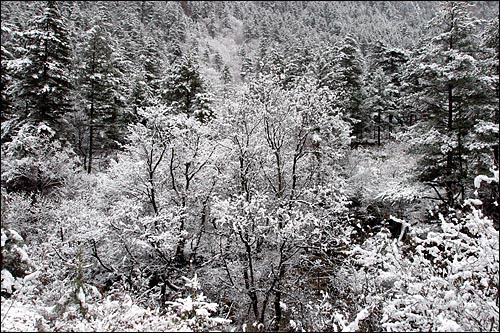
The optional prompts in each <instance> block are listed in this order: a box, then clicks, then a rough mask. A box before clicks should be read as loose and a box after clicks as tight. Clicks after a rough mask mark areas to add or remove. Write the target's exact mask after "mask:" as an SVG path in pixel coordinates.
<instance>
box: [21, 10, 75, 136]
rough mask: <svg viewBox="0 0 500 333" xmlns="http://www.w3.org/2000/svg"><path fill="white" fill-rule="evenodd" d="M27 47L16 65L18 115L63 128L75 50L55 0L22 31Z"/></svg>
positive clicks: (70, 106) (60, 130) (68, 108)
mask: <svg viewBox="0 0 500 333" xmlns="http://www.w3.org/2000/svg"><path fill="white" fill-rule="evenodd" d="M22 36H23V38H24V41H25V47H24V50H23V56H22V58H21V59H20V60H19V61H18V62H17V63H16V64H15V65H14V68H15V75H16V77H17V78H18V79H19V84H18V85H17V86H16V87H15V94H16V98H17V100H18V105H17V108H18V115H20V116H21V115H22V118H26V119H28V120H30V121H33V122H35V123H37V122H41V121H44V122H46V123H47V124H48V125H49V126H51V127H53V128H55V129H56V130H57V132H58V135H59V136H60V135H61V134H62V133H63V132H64V123H65V122H64V121H63V117H64V115H66V114H67V113H68V112H71V111H72V101H71V99H70V97H71V91H72V89H73V85H72V77H71V69H72V54H71V46H70V40H69V33H68V30H67V29H66V26H65V23H64V19H63V18H62V17H61V14H60V11H59V8H58V5H57V4H56V2H55V1H48V3H47V5H46V7H45V8H43V12H42V13H41V14H40V15H38V16H36V17H35V18H33V19H32V20H31V21H30V23H29V30H28V31H26V32H24V33H23V34H22Z"/></svg>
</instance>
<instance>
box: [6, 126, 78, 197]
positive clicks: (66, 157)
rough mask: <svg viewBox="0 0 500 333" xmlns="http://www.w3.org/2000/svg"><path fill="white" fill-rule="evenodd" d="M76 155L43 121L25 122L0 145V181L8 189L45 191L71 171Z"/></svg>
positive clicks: (76, 160)
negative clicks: (0, 162)
mask: <svg viewBox="0 0 500 333" xmlns="http://www.w3.org/2000/svg"><path fill="white" fill-rule="evenodd" d="M77 165H78V158H77V157H76V155H75V153H74V152H73V150H72V149H71V148H69V147H67V146H63V145H62V144H61V142H60V141H58V140H57V139H56V133H55V131H54V130H53V129H52V128H50V127H49V126H47V125H46V124H45V123H43V122H42V123H39V124H37V125H33V124H30V123H26V124H24V125H23V126H21V128H19V130H18V132H17V133H16V135H14V136H13V137H12V140H11V141H9V142H6V143H4V144H3V145H2V184H5V186H6V188H7V189H10V190H15V191H26V192H41V193H48V192H49V191H50V190H51V189H53V188H54V187H58V186H61V185H62V184H63V182H64V179H65V177H67V176H68V175H69V174H70V173H72V172H74V170H75V168H76V166H77Z"/></svg>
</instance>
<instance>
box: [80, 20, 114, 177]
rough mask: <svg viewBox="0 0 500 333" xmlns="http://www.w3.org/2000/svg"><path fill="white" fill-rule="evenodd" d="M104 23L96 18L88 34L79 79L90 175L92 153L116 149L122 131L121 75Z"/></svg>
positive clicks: (93, 154)
mask: <svg viewBox="0 0 500 333" xmlns="http://www.w3.org/2000/svg"><path fill="white" fill-rule="evenodd" d="M112 45H113V44H112V41H111V36H110V34H109V32H108V31H107V29H106V23H105V20H101V19H99V18H98V19H97V21H96V22H95V23H94V25H93V26H92V28H91V29H90V30H89V31H88V32H87V41H86V45H85V48H84V65H83V68H82V74H81V80H82V89H83V91H84V98H85V101H86V110H85V111H86V115H87V119H88V141H89V142H88V150H87V156H88V162H87V167H86V169H87V172H89V173H90V172H91V170H92V167H93V159H94V156H95V151H96V150H100V151H106V150H109V149H113V148H116V147H117V142H119V140H120V132H121V128H120V127H121V126H122V124H121V121H122V119H121V117H122V114H121V112H120V109H121V101H120V99H121V96H120V92H119V84H120V81H119V78H120V76H121V73H120V71H119V69H118V65H117V59H116V58H117V57H116V54H115V52H114V50H113V47H112Z"/></svg>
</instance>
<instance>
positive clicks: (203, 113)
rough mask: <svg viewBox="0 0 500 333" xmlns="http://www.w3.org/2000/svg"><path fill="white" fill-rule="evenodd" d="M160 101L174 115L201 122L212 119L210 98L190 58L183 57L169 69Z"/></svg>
mask: <svg viewBox="0 0 500 333" xmlns="http://www.w3.org/2000/svg"><path fill="white" fill-rule="evenodd" d="M162 101H163V102H164V103H165V104H166V105H167V106H170V107H171V108H172V110H173V111H174V112H175V113H177V114H178V113H185V114H187V115H189V116H194V117H196V119H198V120H199V121H201V122H207V121H210V119H212V118H213V117H214V113H213V110H212V109H211V107H210V104H211V103H210V101H211V97H210V95H209V94H208V93H207V90H206V87H205V83H204V81H203V79H202V78H201V75H200V73H199V71H198V67H197V66H196V65H195V63H194V60H193V59H192V58H191V57H190V56H183V57H182V58H181V59H179V60H178V61H177V62H175V63H174V64H173V65H172V66H171V68H170V69H169V71H168V74H167V77H166V79H165V80H164V81H163V88H162Z"/></svg>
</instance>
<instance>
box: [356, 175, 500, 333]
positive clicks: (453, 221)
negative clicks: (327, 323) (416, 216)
mask: <svg viewBox="0 0 500 333" xmlns="http://www.w3.org/2000/svg"><path fill="white" fill-rule="evenodd" d="M489 179H490V180H492V181H493V180H494V181H496V182H498V177H497V178H496V179H495V178H494V177H493V178H489ZM467 202H468V203H469V206H470V207H464V209H463V211H453V210H450V212H449V214H448V215H446V216H444V215H443V214H441V213H439V214H437V215H436V223H438V225H439V228H438V230H435V228H434V227H433V226H429V225H427V226H426V225H423V226H421V227H418V228H413V229H412V230H411V232H410V233H409V235H408V238H407V240H406V241H405V242H404V243H403V242H399V241H398V240H397V239H391V238H390V235H389V233H387V232H380V233H378V234H377V235H375V236H374V237H372V238H369V239H368V240H367V241H366V242H365V243H364V244H363V245H362V246H358V247H356V248H355V249H354V250H353V251H352V254H353V258H354V261H355V264H356V265H357V266H358V268H359V269H358V271H357V275H358V280H359V281H365V283H363V284H362V285H361V287H360V288H359V293H360V295H362V296H363V302H361V303H362V304H365V305H366V306H367V307H365V308H364V309H363V311H366V309H369V312H370V315H369V316H368V315H367V316H364V317H369V318H370V319H369V321H370V324H371V325H375V329H377V330H384V331H390V332H404V331H415V330H423V331H498V329H499V326H498V325H499V324H498V323H499V304H498V294H499V289H498V286H499V280H498V279H499V275H498V274H499V254H498V253H499V233H498V230H496V229H495V228H494V226H493V221H492V220H491V219H490V218H488V217H487V216H484V215H483V213H482V212H481V210H480V209H478V208H476V207H474V206H473V205H472V204H471V203H472V202H471V201H470V200H469V201H467ZM360 313H361V312H360ZM353 323H354V322H353ZM365 324H366V322H365ZM372 329H373V327H372Z"/></svg>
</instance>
